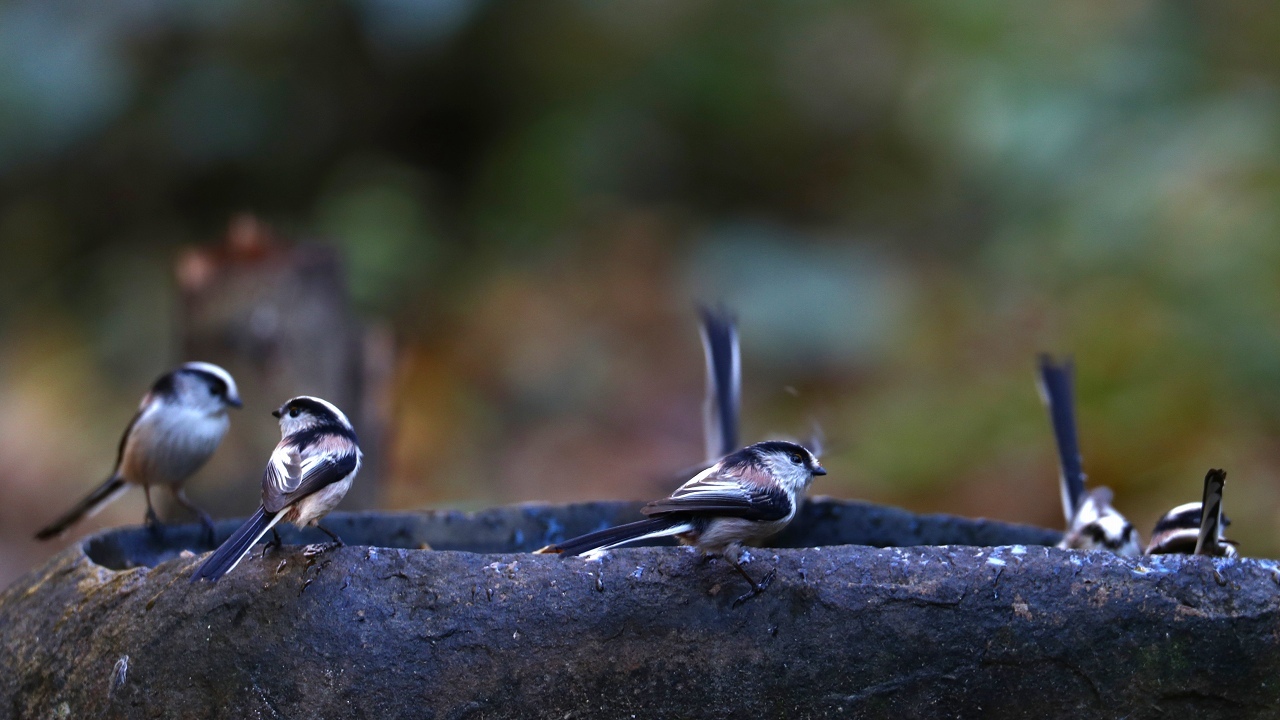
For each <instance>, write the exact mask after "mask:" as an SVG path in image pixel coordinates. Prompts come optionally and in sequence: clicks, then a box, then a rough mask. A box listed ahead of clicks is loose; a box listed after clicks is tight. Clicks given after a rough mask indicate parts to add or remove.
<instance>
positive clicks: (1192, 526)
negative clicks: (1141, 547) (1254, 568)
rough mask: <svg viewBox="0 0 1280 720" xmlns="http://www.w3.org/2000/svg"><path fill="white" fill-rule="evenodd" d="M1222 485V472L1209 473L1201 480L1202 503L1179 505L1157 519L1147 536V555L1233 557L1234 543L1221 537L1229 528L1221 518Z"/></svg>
mask: <svg viewBox="0 0 1280 720" xmlns="http://www.w3.org/2000/svg"><path fill="white" fill-rule="evenodd" d="M1226 482H1227V473H1226V471H1224V470H1217V469H1214V470H1210V471H1209V472H1208V473H1207V474H1206V475H1205V476H1204V496H1203V497H1204V499H1203V500H1202V501H1201V502H1191V503H1185V504H1183V505H1179V506H1178V507H1176V508H1174V509H1172V510H1170V511H1169V512H1167V513H1165V514H1164V515H1163V516H1161V517H1160V519H1159V520H1158V521H1156V528H1155V530H1153V531H1152V533H1151V544H1150V545H1148V546H1147V554H1148V555H1169V554H1181V555H1215V556H1219V557H1235V555H1236V547H1235V546H1236V544H1235V542H1233V541H1231V540H1228V539H1227V538H1226V537H1225V536H1224V535H1223V528H1225V527H1226V526H1227V525H1229V524H1230V522H1229V521H1228V520H1227V519H1226V517H1224V516H1223V514H1222V489H1223V487H1224V486H1225V485H1226Z"/></svg>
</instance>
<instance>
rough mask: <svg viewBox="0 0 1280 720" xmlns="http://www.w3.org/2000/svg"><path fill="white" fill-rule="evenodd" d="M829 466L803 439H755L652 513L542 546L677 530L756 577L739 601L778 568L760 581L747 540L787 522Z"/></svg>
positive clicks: (622, 540)
mask: <svg viewBox="0 0 1280 720" xmlns="http://www.w3.org/2000/svg"><path fill="white" fill-rule="evenodd" d="M826 474H827V471H826V470H825V469H823V467H822V466H821V465H820V464H819V463H818V459H817V458H815V457H814V456H813V454H812V453H810V452H809V451H808V450H806V449H805V448H804V447H803V446H801V445H797V444H796V443H792V442H787V441H784V440H770V441H766V442H760V443H756V444H754V445H748V446H747V447H745V448H742V449H741V450H738V451H736V452H733V453H730V454H728V455H726V456H725V457H723V458H722V459H721V460H720V462H718V463H716V464H715V465H713V466H711V467H710V468H707V469H706V470H704V471H703V472H702V473H701V474H699V475H698V476H697V477H695V478H693V479H692V480H690V481H689V482H687V483H685V484H684V485H682V486H680V488H679V489H678V490H676V491H675V492H673V493H671V495H670V496H669V497H667V498H665V499H662V500H657V501H654V502H651V503H649V504H648V505H646V506H645V507H644V508H643V510H642V511H641V512H643V513H644V514H645V515H647V516H648V518H647V519H645V520H640V521H637V522H633V523H627V524H625V525H619V526H617V527H612V528H608V529H605V530H600V531H598V532H593V533H588V534H586V535H582V536H580V537H576V538H573V539H571V540H566V541H564V542H562V543H557V544H555V545H548V546H547V547H544V548H542V549H541V550H539V551H538V553H543V554H546V553H560V554H564V555H582V554H586V553H591V554H598V553H602V552H604V551H606V550H609V549H611V548H615V547H618V546H620V545H626V544H628V543H633V542H639V541H642V540H649V539H653V538H660V537H675V538H676V539H677V540H678V541H680V542H681V543H682V544H685V545H692V546H694V547H696V548H698V549H699V550H702V551H703V552H704V553H707V554H715V555H721V556H723V557H724V558H725V559H726V560H727V561H728V562H729V563H730V564H731V565H733V567H734V568H735V569H736V570H737V571H738V572H739V573H741V574H742V577H744V578H745V579H746V580H747V582H748V583H749V584H750V585H751V590H750V592H748V593H746V594H745V595H743V596H741V597H739V598H738V599H737V600H736V601H735V603H734V604H735V605H737V604H739V603H741V602H743V601H745V600H746V599H748V598H750V597H752V596H754V595H756V594H758V593H760V592H763V591H764V589H765V588H767V587H768V586H769V584H770V583H771V582H773V577H774V573H773V571H770V572H769V574H768V575H766V576H765V577H764V579H762V580H761V581H760V582H756V581H755V579H753V578H752V577H751V576H750V575H749V574H748V573H747V571H746V570H745V569H744V568H743V567H742V564H741V562H740V553H741V549H742V546H743V545H749V544H754V543H758V542H760V541H762V540H764V539H765V538H768V537H769V536H770V535H773V534H775V533H777V532H778V531H780V530H782V529H783V528H784V527H786V526H787V524H788V523H790V522H791V520H792V519H793V518H794V517H795V515H796V510H797V509H798V508H799V505H800V501H801V499H802V498H803V496H804V492H805V490H806V489H807V488H808V487H809V484H810V483H811V482H812V481H813V478H814V476H815V475H826Z"/></svg>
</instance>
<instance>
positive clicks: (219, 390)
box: [36, 362, 241, 540]
mask: <svg viewBox="0 0 1280 720" xmlns="http://www.w3.org/2000/svg"><path fill="white" fill-rule="evenodd" d="M240 405H241V403H240V395H239V392H238V391H237V390H236V381H235V380H234V379H232V377H231V374H230V373H228V372H227V371H226V370H224V369H222V368H220V367H218V366H217V365H213V364H211V363H205V362H189V363H185V364H183V365H180V366H178V367H177V368H174V369H173V370H171V371H169V372H167V373H165V374H164V375H161V376H160V378H159V379H158V380H156V381H155V384H153V385H152V386H151V390H150V391H149V392H147V394H146V395H144V396H143V398H142V403H141V404H139V406H138V412H137V414H135V415H134V416H133V419H132V420H131V421H129V426H128V427H127V428H125V431H124V437H122V438H121V439H120V449H119V451H118V452H117V455H116V467H115V470H114V471H113V472H112V473H111V477H109V478H107V480H106V482H104V483H102V484H101V485H99V486H98V487H97V488H96V489H94V491H93V492H91V493H89V495H88V496H86V497H85V498H84V499H83V500H81V501H80V502H79V503H77V504H76V505H75V507H73V508H71V509H70V510H68V511H67V512H66V513H65V514H63V515H62V516H61V517H59V518H58V519H57V520H54V521H53V522H52V523H50V524H49V525H47V526H46V527H45V528H44V529H42V530H40V532H38V533H36V539H38V540H48V539H49V538H52V537H55V536H57V535H60V534H62V533H63V532H64V531H66V529H67V528H69V527H71V526H72V525H74V524H75V523H77V522H79V521H80V520H81V519H82V518H85V517H89V516H92V515H94V514H95V513H97V512H98V511H99V510H101V509H102V508H104V507H106V506H107V505H108V504H109V503H110V502H111V501H113V500H115V499H116V498H118V497H120V496H121V495H123V494H124V492H125V490H127V489H128V486H129V485H141V486H142V488H143V490H144V492H145V493H146V496H147V515H146V524H147V526H148V527H151V528H158V527H159V524H160V520H159V518H158V517H157V516H156V511H155V508H154V507H153V506H152V504H151V486H152V485H165V486H168V487H169V489H170V490H171V491H172V492H173V496H174V498H176V499H177V500H178V502H180V503H182V504H183V505H184V506H185V507H186V508H187V509H189V510H191V511H192V512H194V513H195V514H196V515H198V516H199V517H200V522H201V523H203V524H204V526H205V529H206V530H207V531H208V532H209V534H210V536H211V537H212V535H213V519H212V518H210V517H209V515H208V513H206V512H204V511H203V510H201V509H200V508H198V507H196V506H195V504H193V503H192V502H191V501H190V500H188V499H187V496H186V494H185V493H184V492H183V490H182V484H183V483H184V482H186V480H187V478H189V477H191V476H192V475H194V474H195V473H196V471H197V470H199V469H200V467H201V466H203V465H204V464H205V461H207V460H208V459H209V457H210V456H211V455H213V452H214V450H217V449H218V444H219V443H221V442H222V436H223V435H226V433H227V427H228V426H230V424H231V420H230V419H229V418H228V417H227V408H229V407H237V408H238V407H240Z"/></svg>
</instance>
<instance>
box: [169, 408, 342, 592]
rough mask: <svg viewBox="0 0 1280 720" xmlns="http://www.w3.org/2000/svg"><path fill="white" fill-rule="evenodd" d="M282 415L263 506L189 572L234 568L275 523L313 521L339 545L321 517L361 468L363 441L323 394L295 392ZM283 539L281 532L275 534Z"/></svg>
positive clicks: (207, 575) (214, 573) (200, 575)
mask: <svg viewBox="0 0 1280 720" xmlns="http://www.w3.org/2000/svg"><path fill="white" fill-rule="evenodd" d="M271 414H272V415H274V416H275V417H277V418H279V420H280V436H281V437H280V444H278V445H276V449H275V451H274V452H272V453H271V460H270V461H269V462H268V463H267V469H266V471H264V472H263V474H262V505H261V506H260V507H259V508H258V511H257V512H256V513H254V514H253V517H251V518H249V520H248V521H247V522H245V524H244V525H241V526H240V529H239V530H236V531H235V532H234V533H232V535H231V537H229V538H227V541H226V542H224V543H223V544H222V545H221V546H220V547H219V548H218V549H217V550H215V551H214V552H213V554H212V555H210V556H209V557H208V559H206V560H205V561H204V562H203V563H202V564H201V565H200V567H199V568H198V569H197V570H196V571H195V573H194V574H193V575H192V576H191V581H192V582H195V581H197V580H205V579H207V580H210V581H216V580H217V579H218V578H220V577H222V576H223V575H226V574H227V573H228V572H231V569H232V568H234V567H235V566H236V565H237V564H238V563H239V562H240V559H241V558H242V557H244V555H245V553H247V552H248V551H249V548H251V547H253V546H254V545H255V544H257V542H258V541H259V540H261V539H262V536H263V535H265V534H266V533H267V531H268V530H271V531H272V532H274V531H275V525H276V523H278V522H280V521H282V520H284V521H287V522H291V523H293V524H295V525H297V526H298V527H305V526H307V525H315V526H316V527H318V528H320V530H322V531H323V532H324V533H325V534H327V535H328V536H329V537H331V538H333V539H334V541H335V542H337V543H338V544H339V545H340V544H342V540H341V539H340V538H338V536H337V535H334V534H333V533H332V532H329V530H328V529H326V528H325V527H324V526H323V525H320V519H321V518H323V517H324V516H325V515H327V514H329V511H330V510H332V509H333V508H334V507H335V506H337V504H338V503H339V502H341V501H342V498H343V497H345V496H346V494H347V491H348V490H350V489H351V481H352V480H354V479H355V476H356V473H358V472H359V471H360V459H361V457H362V455H361V453H360V446H359V445H358V444H357V441H356V433H355V430H354V429H353V428H352V427H351V422H350V421H349V420H347V416H346V415H344V414H343V413H342V411H341V410H339V409H338V408H337V407H335V406H334V405H333V404H331V403H329V402H327V401H325V400H321V399H320V398H315V397H307V396H301V397H296V398H294V399H292V400H290V401H289V402H287V403H285V404H284V405H282V406H280V408H279V409H277V410H275V411H273V412H272V413H271ZM276 542H277V543H278V542H279V536H277V538H276Z"/></svg>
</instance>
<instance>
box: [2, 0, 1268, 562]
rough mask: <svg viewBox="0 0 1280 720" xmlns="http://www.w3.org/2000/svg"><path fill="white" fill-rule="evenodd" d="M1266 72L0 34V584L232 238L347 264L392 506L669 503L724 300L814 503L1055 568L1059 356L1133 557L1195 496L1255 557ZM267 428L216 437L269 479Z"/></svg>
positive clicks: (54, 16)
mask: <svg viewBox="0 0 1280 720" xmlns="http://www.w3.org/2000/svg"><path fill="white" fill-rule="evenodd" d="M1278 33H1280V6H1276V5H1274V4H1271V3H1264V2H1236V3H1230V4H1220V3H1211V2H1178V3H1157V2H1131V3H1112V2H1102V1H1100V0H1091V1H1085V2H1074V3H1050V2H1023V1H1014V0H1007V1H1004V2H998V1H992V2H965V3H953V2H928V1H923V0H922V1H918V2H898V3H879V4H864V3H847V2H821V1H818V2H806V3H794V2H782V1H780V0H779V1H777V2H748V3H741V2H729V1H728V0H723V1H712V0H636V1H634V2H592V1H589V0H577V1H572V0H543V1H542V2H537V3H521V2H514V1H512V2H497V1H493V2H485V1H481V0H438V1H435V2H414V1H412V0H350V1H348V2H338V1H334V0H330V1H315V2H313V1H306V2H304V1H303V0H280V1H277V2H266V3H259V2H250V1H249V0H218V1H214V0H205V1H201V2H196V1H192V0H121V1H120V2H115V3H106V4H104V3H96V2H90V1H88V0H81V1H74V0H66V1H64V0H52V1H47V0H18V1H10V2H6V3H3V4H0V337H2V338H3V342H2V343H0V457H3V460H4V462H3V468H4V470H3V472H2V473H0V492H2V493H3V497H4V499H5V501H4V502H3V503H0V586H3V585H6V584H7V583H8V581H10V580H12V579H13V578H14V577H16V576H17V574H19V573H21V572H23V571H25V570H26V569H28V568H30V567H33V566H35V565H36V564H38V563H40V562H42V561H43V560H44V559H45V558H46V557H47V556H48V554H49V553H51V552H54V551H56V550H57V549H58V548H57V546H59V545H60V544H59V543H54V544H52V545H37V544H35V543H34V542H32V541H30V540H29V538H30V535H31V533H32V532H33V531H34V530H35V529H36V528H37V527H38V526H40V525H41V524H43V522H45V521H46V520H48V519H50V518H51V517H52V516H53V515H55V514H56V513H58V512H59V511H61V510H62V509H63V507H64V506H66V505H69V504H70V503H71V502H72V501H73V500H74V499H75V497H76V496H79V495H80V494H82V493H84V492H85V491H87V490H88V489H89V488H90V487H91V486H92V485H93V484H94V483H95V482H97V481H99V480H100V479H101V478H102V477H104V476H105V475H106V473H107V472H108V471H109V470H110V464H111V462H112V460H113V458H114V453H115V444H116V442H117V440H118V437H119V432H120V431H121V430H122V429H123V427H124V425H125V423H126V422H127V421H128V419H129V417H130V416H131V414H132V411H133V409H134V407H135V406H136V403H137V400H138V398H139V397H140V396H141V395H142V393H143V392H144V390H145V389H146V387H147V386H148V385H149V384H150V382H151V381H152V380H153V379H154V377H155V376H156V375H157V374H159V373H160V372H162V371H163V370H164V369H166V368H167V367H169V366H171V365H172V364H174V363H176V362H177V361H179V360H181V359H184V358H181V357H179V356H178V350H177V347H178V345H177V328H176V323H175V318H176V316H177V313H176V285H175V281H174V276H173V267H174V263H175V260H176V259H177V258H178V256H179V254H180V253H181V251H182V250H183V249H184V248H187V247H191V246H193V245H207V244H210V243H215V242H218V241H219V240H220V238H221V236H222V234H223V232H224V229H225V228H226V226H227V223H228V221H229V219H230V218H231V217H232V216H233V215H234V214H235V213H238V212H242V211H248V212H253V213H255V214H257V215H258V216H259V217H261V218H263V219H265V220H266V221H267V222H270V223H271V224H272V225H273V226H274V227H275V228H277V229H278V230H279V231H281V232H282V233H284V234H286V235H289V236H292V237H299V238H318V239H319V240H320V241H322V242H328V243H333V244H336V245H337V246H339V247H340V248H341V249H342V250H343V252H344V253H345V254H346V256H347V258H348V261H349V270H350V277H351V287H352V293H353V297H354V300H355V303H356V306H357V309H358V311H359V312H360V313H361V314H362V316H364V317H365V318H367V319H369V320H370V321H371V322H385V323H386V324H387V325H388V326H389V327H390V328H391V329H392V331H393V334H394V337H395V340H396V355H395V371H394V392H393V394H392V397H393V398H394V402H393V405H392V429H393V435H392V437H391V438H390V441H389V447H388V448H387V449H386V453H385V456H384V462H383V465H382V467H383V470H384V472H383V473H382V476H381V477H376V478H373V477H370V478H362V479H361V480H360V481H359V482H370V483H376V484H377V485H378V495H377V496H378V498H379V502H378V504H379V505H380V506H383V507H388V508H410V507H421V506H424V505H430V506H460V507H480V506H484V505H488V504H493V503H505V502H513V501H522V500H555V501H565V500H576V499H599V498H646V497H649V496H652V495H655V494H657V493H660V492H665V490H666V489H669V488H664V487H662V485H663V483H662V478H663V477H664V474H665V473H667V472H668V471H670V470H673V469H676V468H680V467H684V466H686V465H689V464H691V463H694V462H697V461H698V460H700V459H701V455H702V439H701V429H700V428H701V420H700V415H699V412H700V403H701V393H702V373H703V370H702V359H701V349H700V346H699V342H698V337H697V332H696V322H695V315H694V312H693V304H694V301H696V300H724V301H725V302H726V303H728V304H729V305H731V306H733V307H735V308H736V309H737V310H738V312H739V315H740V318H741V329H742V335H743V352H744V364H745V368H744V374H745V399H744V426H745V428H744V430H745V439H746V440H749V441H750V440H757V439H762V438H764V437H766V436H770V435H777V434H786V435H792V436H805V435H807V434H808V432H809V430H810V427H811V426H812V424H813V423H815V422H817V423H819V424H820V425H821V426H822V428H823V429H824V431H825V433H826V436H827V439H828V442H829V448H828V452H827V455H826V456H825V458H824V462H825V464H826V465H827V467H828V468H829V470H830V475H829V476H827V477H825V478H821V479H820V480H819V481H818V482H817V483H816V484H815V487H814V492H815V493H821V494H831V495H837V496H846V497H857V498H867V499H872V500H876V501H881V502H888V503H894V504H898V505H903V506H906V507H908V508H911V509H915V510H921V511H945V512H955V513H962V514H967V515H982V516H988V517H994V518H999V519H1003V520H1010V521H1018V522H1027V523H1038V524H1044V525H1047V526H1050V527H1061V525H1062V517H1061V512H1060V510H1059V507H1058V491H1057V486H1056V468H1055V461H1054V452H1053V446H1052V436H1051V433H1050V431H1049V425H1048V420H1047V418H1046V415H1045V412H1044V410H1043V408H1042V407H1041V406H1040V404H1039V400H1038V399H1037V396H1036V393H1035V389H1034V384H1033V378H1034V359H1035V354H1036V353H1037V352H1038V351H1041V350H1048V351H1053V352H1057V353H1063V354H1067V353H1069V354H1072V355H1074V357H1075V359H1076V363H1077V368H1078V373H1077V388H1078V393H1079V395H1080V414H1081V426H1082V427H1081V434H1082V438H1081V440H1082V445H1083V450H1084V455H1085V467H1086V470H1087V471H1088V472H1089V475H1090V478H1091V481H1092V482H1095V483H1101V484H1106V485H1109V486H1111V487H1112V488H1114V489H1115V490H1116V505H1117V507H1118V508H1119V509H1120V510H1121V511H1122V512H1124V513H1126V514H1127V515H1128V516H1129V517H1130V519H1131V520H1133V521H1134V522H1135V524H1136V525H1137V526H1138V528H1139V529H1140V530H1141V531H1142V532H1143V537H1144V541H1145V539H1146V536H1147V535H1148V533H1149V529H1150V527H1151V526H1152V524H1153V523H1154V521H1155V519H1156V517H1157V516H1158V515H1159V514H1160V513H1161V512H1162V511H1163V510H1165V509H1167V508H1169V507H1171V506H1172V505H1175V504H1178V503H1182V502H1186V501H1191V500H1198V499H1199V497H1200V489H1201V479H1202V478H1203V475H1204V471H1205V470H1206V469H1207V468H1209V467H1211V466H1221V467H1225V468H1227V469H1228V470H1229V472H1230V478H1229V483H1228V487H1227V499H1226V503H1225V505H1226V508H1227V512H1228V514H1229V515H1231V516H1232V519H1233V520H1234V525H1233V526H1232V528H1231V535H1232V536H1233V537H1234V538H1236V539H1238V540H1239V541H1241V543H1242V550H1243V551H1244V552H1245V554H1251V555H1269V556H1273V555H1276V554H1277V552H1278V551H1280V538H1277V536H1276V533H1275V532H1274V530H1273V528H1274V527H1275V526H1276V524H1277V519H1278V518H1277V513H1278V512H1280V496H1278V491H1280V482H1278V478H1277V475H1276V473H1275V471H1274V468H1275V467H1276V465H1277V461H1278V460H1280V444H1278V443H1277V437H1278V436H1280V433H1278V431H1280V332H1277V331H1278V330H1280V327H1278V324H1280V322H1278V319H1280V242H1277V237H1280V232H1278V230H1280V142H1278V141H1280V136H1278V134H1277V127H1278V122H1280V95H1278V92H1280V84H1278V83H1280V43H1277V42H1276V38H1277V37H1280V34H1278ZM282 399H283V398H265V399H263V398H246V400H247V401H248V405H249V407H247V408H246V410H245V411H244V412H243V413H240V414H237V415H235V416H233V422H234V423H248V424H250V425H252V426H254V427H260V428H261V432H262V433H265V434H267V435H269V436H271V437H272V438H274V437H275V433H276V429H275V426H274V423H273V422H272V421H271V418H270V417H269V416H266V410H267V409H269V408H270V407H271V406H272V405H273V404H274V403H276V402H279V401H280V400H282ZM263 461H264V462H265V458H263ZM214 472H216V468H215V467H211V468H209V469H207V470H206V471H205V473H203V474H202V475H199V476H197V477H196V478H195V479H194V480H193V481H192V485H193V486H198V485H199V484H200V483H202V482H204V481H208V480H209V478H208V475H209V474H210V473H214ZM257 484H258V478H257V477H256V476H255V477H245V478H243V479H242V480H240V479H236V483H233V485H232V486H233V487H242V488H243V490H242V492H243V493H244V504H245V506H246V511H247V509H248V508H249V507H250V506H251V505H252V503H254V502H255V498H256V496H257V492H258V491H257ZM141 515H142V498H141V493H140V492H134V493H133V494H131V495H129V496H128V497H127V498H126V499H125V500H122V501H120V502H118V503H117V504H116V505H114V506H112V507H111V508H110V509H109V510H108V511H106V512H104V513H103V514H102V515H99V516H98V517H97V518H95V519H94V520H93V521H92V522H90V523H86V524H85V525H84V526H82V527H80V528H78V529H77V532H76V535H79V534H81V533H83V532H85V531H87V530H89V529H92V528H96V527H102V526H104V525H110V524H116V523H136V522H138V521H139V520H140V518H141ZM65 542H66V541H65V540H64V541H63V542H62V543H61V544H65Z"/></svg>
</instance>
